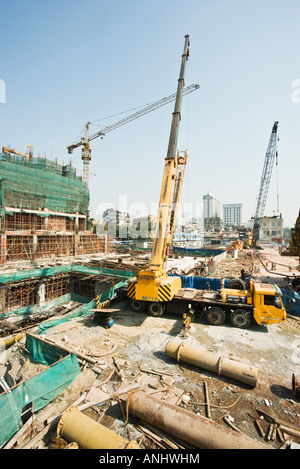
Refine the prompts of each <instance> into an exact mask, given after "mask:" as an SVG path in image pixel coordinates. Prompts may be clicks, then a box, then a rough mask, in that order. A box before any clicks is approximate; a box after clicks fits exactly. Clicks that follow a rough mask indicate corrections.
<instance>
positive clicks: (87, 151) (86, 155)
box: [67, 85, 200, 186]
mask: <svg viewBox="0 0 300 469" xmlns="http://www.w3.org/2000/svg"><path fill="white" fill-rule="evenodd" d="M198 88H200V87H199V85H190V86H187V87H186V88H184V89H183V90H182V95H186V94H189V93H192V92H193V91H196V90H197V89H198ZM175 99H176V93H174V94H171V95H170V96H167V97H165V98H163V99H160V100H159V101H155V102H154V103H152V104H149V105H148V106H146V107H145V108H143V109H141V110H139V111H137V112H135V113H134V114H131V115H129V116H127V117H125V118H124V119H121V120H119V121H118V122H115V123H114V124H111V125H109V126H107V127H104V128H103V129H102V130H100V131H98V132H96V133H94V134H92V135H90V125H91V123H90V122H88V123H87V124H86V126H85V135H84V137H83V138H81V139H80V140H79V141H78V142H77V143H74V144H73V145H69V146H68V147H67V149H68V153H73V150H74V149H75V148H78V147H79V146H81V145H82V152H81V158H82V161H83V177H82V179H83V181H84V182H85V183H86V184H87V186H88V185H89V165H90V161H91V157H92V154H91V153H92V152H91V146H90V142H91V141H92V140H94V139H95V138H98V137H104V136H105V135H106V134H107V133H108V132H111V131H112V130H115V129H117V128H118V127H121V126H122V125H125V124H127V123H129V122H132V121H133V120H135V119H138V118H139V117H142V116H144V115H145V114H148V113H149V112H152V111H155V110H156V109H158V108H160V107H162V106H165V105H166V104H169V103H170V102H172V101H174V100H175Z"/></svg>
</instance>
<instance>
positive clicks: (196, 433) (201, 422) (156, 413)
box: [127, 391, 273, 449]
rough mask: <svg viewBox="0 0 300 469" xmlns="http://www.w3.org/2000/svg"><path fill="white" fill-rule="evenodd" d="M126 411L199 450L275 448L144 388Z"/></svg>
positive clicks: (130, 401)
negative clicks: (159, 397)
mask: <svg viewBox="0 0 300 469" xmlns="http://www.w3.org/2000/svg"><path fill="white" fill-rule="evenodd" d="M127 412H128V413H129V414H132V415H134V416H135V417H137V418H139V419H140V420H143V421H144V422H147V423H150V424H151V425H154V426H155V427H157V428H159V429H161V430H163V431H165V432H167V433H169V434H170V435H173V436H175V437H177V438H180V439H181V440H182V441H185V442H187V443H189V444H191V445H193V446H195V447H196V448H200V449H273V448H272V447H270V446H268V445H266V444H263V443H261V442H258V441H256V440H253V439H252V438H250V437H248V436H247V435H244V434H243V433H239V432H236V431H234V430H231V429H229V428H225V427H223V426H221V425H220V424H219V423H216V422H214V421H213V420H210V419H208V418H206V417H202V416H200V415H196V414H195V413H193V412H191V411H188V410H186V409H184V408H182V407H178V406H175V405H171V404H168V403H166V402H164V401H162V400H160V399H157V398H155V397H153V396H152V395H149V394H146V393H145V392H143V391H134V392H132V393H131V395H130V396H129V398H128V400H127Z"/></svg>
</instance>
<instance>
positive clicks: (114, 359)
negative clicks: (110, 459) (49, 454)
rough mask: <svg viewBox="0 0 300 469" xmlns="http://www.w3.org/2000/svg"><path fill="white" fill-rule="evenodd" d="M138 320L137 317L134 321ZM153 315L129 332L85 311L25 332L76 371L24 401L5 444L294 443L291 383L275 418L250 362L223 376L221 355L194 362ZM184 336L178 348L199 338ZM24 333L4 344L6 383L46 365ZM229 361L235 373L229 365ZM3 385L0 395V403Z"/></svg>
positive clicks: (153, 445) (266, 445)
mask: <svg viewBox="0 0 300 469" xmlns="http://www.w3.org/2000/svg"><path fill="white" fill-rule="evenodd" d="M125 319H126V315H125V317H124V315H122V318H121V319H120V324H121V323H122V321H123V323H124V324H125V327H126V329H128V326H129V325H130V324H132V321H133V316H132V314H130V315H128V317H127V319H126V323H125ZM141 320H143V318H142V317H141V318H140V319H136V316H135V319H134V321H135V322H134V324H139V321H141ZM149 320H150V318H149ZM151 321H155V322H156V324H160V327H161V332H159V333H158V332H157V331H156V332H150V331H149V329H148V328H147V331H148V332H147V333H144V334H142V335H138V336H137V337H136V336H135V335H133V336H132V338H130V334H129V333H128V334H129V335H128V334H127V337H126V338H125V336H124V334H123V333H121V332H119V331H120V330H121V329H120V328H118V327H116V329H115V330H113V329H114V328H112V329H103V328H102V327H100V326H98V325H95V324H94V323H93V318H92V317H87V318H84V319H82V318H77V319H72V320H69V321H68V322H65V323H61V324H59V325H57V326H55V327H53V328H51V329H49V331H48V333H47V335H41V334H37V331H34V330H33V331H31V332H30V335H31V336H32V337H37V339H38V341H39V342H40V343H42V344H46V345H47V347H52V346H53V347H54V348H56V349H58V350H61V353H62V354H63V353H67V354H72V355H74V356H76V357H77V360H78V364H79V367H80V373H79V374H78V375H77V376H76V378H75V379H74V380H73V382H72V383H71V384H70V385H69V386H68V387H67V388H66V389H65V390H64V391H63V392H61V393H59V394H58V395H57V396H56V397H55V398H54V399H53V400H51V402H50V403H49V404H47V405H46V406H45V407H43V408H42V409H40V410H39V411H38V412H36V411H35V409H34V407H33V406H29V407H27V408H26V409H24V410H23V413H22V421H21V425H20V428H19V429H18V431H17V432H16V433H15V434H14V435H13V436H12V437H11V438H10V439H9V440H8V441H6V442H5V443H4V444H3V448H4V449H15V448H16V449H21V448H22V449H23V448H24V449H27V448H39V449H50V448H70V447H71V448H91V447H97V448H99V449H101V448H104V449H107V448H125V447H128V448H136V447H138V448H141V449H169V450H170V449H174V450H175V449H198V448H231V449H232V448H253V449H256V448H279V447H288V448H290V447H297V444H298V443H300V432H299V430H298V427H297V425H296V424H295V423H293V421H294V420H295V419H296V421H297V420H298V419H299V414H298V413H297V412H299V407H298V405H297V399H298V397H296V396H295V395H294V394H293V392H294V390H292V391H291V392H290V395H289V393H287V394H288V395H289V398H288V400H289V401H291V402H290V406H289V407H284V406H283V409H285V408H288V409H289V412H287V413H286V417H285V418H282V417H281V416H280V414H279V415H278V413H277V412H278V409H279V408H282V403H280V407H276V405H273V406H272V405H271V400H270V397H269V395H268V394H267V393H266V391H265V389H264V383H261V382H258V374H257V370H256V368H255V367H253V366H251V365H250V366H249V365H247V364H242V363H240V362H239V361H237V362H236V361H235V360H233V359H232V358H231V359H230V360H228V366H229V368H228V369H229V370H230V371H228V372H227V376H226V366H227V365H226V359H225V358H224V357H217V358H216V357H215V356H214V355H213V354H211V352H210V351H207V352H205V363H206V364H207V363H208V364H209V363H210V368H209V367H207V366H204V364H202V365H201V367H200V368H199V364H197V363H196V362H195V361H194V362H188V361H185V358H184V355H183V353H182V346H181V344H182V341H181V342H180V341H178V339H177V342H176V344H177V345H176V347H178V346H181V349H180V350H181V352H180V354H179V352H178V353H177V352H176V357H175V358H174V356H172V354H171V353H170V352H169V350H170V340H172V335H170V333H166V325H167V322H166V321H167V320H163V319H159V318H151ZM151 321H150V326H151ZM159 321H161V322H160V323H159ZM164 321H165V322H164ZM153 324H154V323H153ZM145 327H146V326H145ZM173 329H174V327H173ZM129 332H132V333H133V332H134V331H130V330H129ZM176 335H177V334H176ZM76 338H77V340H76ZM78 339H79V340H78ZM183 340H184V346H185V347H186V344H195V345H197V341H195V340H194V339H193V338H192V337H189V338H185V339H184V338H183ZM24 341H25V339H22V340H21V341H20V342H18V343H17V344H15V345H13V346H12V347H11V348H10V349H8V350H6V354H5V363H3V364H2V366H1V368H0V374H1V376H2V377H3V379H2V381H1V383H2V386H3V385H4V386H5V384H6V385H7V392H9V389H11V388H13V386H16V385H17V384H20V383H22V381H24V380H30V379H31V378H32V377H34V376H36V375H37V374H40V373H42V372H44V371H47V370H48V369H49V368H50V367H47V366H45V365H43V364H41V363H36V362H35V361H34V360H33V358H32V357H31V356H30V354H29V353H28V350H27V349H26V342H24ZM168 344H169V346H168ZM179 348H180V347H179ZM153 350H156V352H154V353H153ZM141 354H142V356H143V359H142V360H141V359H140V356H141ZM234 366H237V367H238V370H239V371H240V370H242V372H241V373H240V372H235V373H233V372H232V369H233V367H234ZM214 367H216V368H215V369H214ZM205 370H206V371H205ZM228 373H229V374H228ZM246 375H247V376H246ZM250 375H252V378H251V379H250ZM245 376H246V378H245ZM249 380H250V381H249ZM256 389H258V390H260V393H261V394H262V395H264V396H265V397H264V398H263V399H262V398H261V397H260V395H261V394H260V395H259V397H256V395H255V390H256ZM5 394H6V393H3V394H2V395H0V404H1V396H3V395H5ZM293 396H294V397H293ZM263 407H267V411H265V409H264V408H263ZM291 408H293V409H294V411H293V412H294V414H292V413H291V410H290V409H291ZM293 415H294V416H293ZM182 422H184V425H183V424H182ZM83 423H84V428H85V429H86V430H84V431H83ZM77 428H80V431H77V430H76V429H77ZM203 429H204V430H205V431H203ZM70 445H71V446H70ZM105 445H108V446H105Z"/></svg>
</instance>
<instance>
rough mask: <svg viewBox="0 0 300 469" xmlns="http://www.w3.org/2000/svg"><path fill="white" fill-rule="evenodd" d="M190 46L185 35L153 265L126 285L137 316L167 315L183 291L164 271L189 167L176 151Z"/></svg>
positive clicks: (142, 270) (160, 201) (177, 281)
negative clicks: (186, 169)
mask: <svg viewBox="0 0 300 469" xmlns="http://www.w3.org/2000/svg"><path fill="white" fill-rule="evenodd" d="M189 45H190V41H189V36H188V35H186V36H185V43H184V51H183V55H182V60H181V68H180V75H179V79H178V85H177V93H176V100H175V107H174V112H173V117H172V125H171V131H170V137H169V145H168V151H167V156H166V158H165V165H164V172H163V180H162V186H161V194H160V200H159V207H158V213H157V219H156V228H155V236H154V241H153V247H152V252H151V258H150V264H149V265H148V266H146V267H145V268H143V269H141V270H140V271H139V273H138V275H137V277H136V278H135V279H132V280H131V281H129V282H128V285H127V296H128V297H129V299H130V300H129V301H130V308H131V309H132V310H133V311H135V312H140V311H143V310H144V309H147V312H148V313H149V314H150V315H152V316H161V315H162V314H163V313H164V309H165V304H166V302H168V301H170V300H172V298H173V297H174V295H175V294H176V293H178V291H179V290H180V288H181V278H180V277H177V276H174V277H170V276H168V275H167V274H166V271H165V263H166V256H167V254H168V253H169V249H170V245H171V242H172V238H173V234H174V228H175V220H176V214H177V209H178V204H179V200H180V195H181V189H182V185H183V179H184V174H185V168H186V164H187V152H186V151H183V152H182V151H178V150H177V141H178V131H179V123H180V120H181V101H182V90H183V87H184V74H185V66H186V62H187V60H188V57H189Z"/></svg>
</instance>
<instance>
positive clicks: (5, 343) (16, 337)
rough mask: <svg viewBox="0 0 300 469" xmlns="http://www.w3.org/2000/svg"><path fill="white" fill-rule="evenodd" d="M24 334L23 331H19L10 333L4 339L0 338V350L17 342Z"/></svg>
mask: <svg viewBox="0 0 300 469" xmlns="http://www.w3.org/2000/svg"><path fill="white" fill-rule="evenodd" d="M25 336H26V334H25V332H19V334H15V335H12V336H10V337H6V338H5V339H1V340H0V351H1V350H2V351H3V350H6V349H8V348H9V347H11V346H12V345H14V344H15V343H16V342H19V341H20V340H22V339H23V338H24V337H25Z"/></svg>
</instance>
